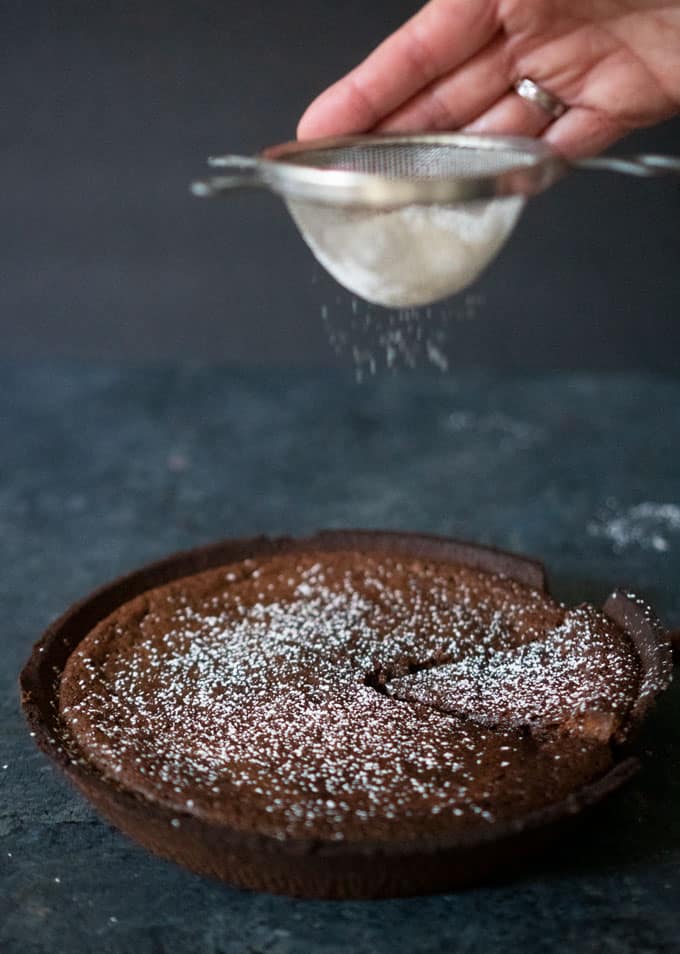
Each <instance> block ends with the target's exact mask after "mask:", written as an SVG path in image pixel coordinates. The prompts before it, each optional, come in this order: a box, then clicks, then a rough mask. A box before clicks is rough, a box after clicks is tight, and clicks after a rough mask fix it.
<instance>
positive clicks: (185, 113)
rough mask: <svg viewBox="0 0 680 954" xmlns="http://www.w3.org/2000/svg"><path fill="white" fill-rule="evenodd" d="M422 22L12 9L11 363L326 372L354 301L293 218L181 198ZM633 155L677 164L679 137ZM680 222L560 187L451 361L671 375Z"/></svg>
mask: <svg viewBox="0 0 680 954" xmlns="http://www.w3.org/2000/svg"><path fill="white" fill-rule="evenodd" d="M416 6H417V4H414V3H409V2H405V0H390V2H387V0H373V2H371V3H367V2H365V0H344V2H342V3H336V2H333V0H322V2H312V0H288V2H286V3H274V2H264V0H248V2H244V0H240V2H228V0H224V2H218V0H194V2H188V0H187V2H184V3H181V2H172V0H167V2H160V0H145V2H142V3H138V4H135V3H123V2H121V3H96V4H95V3H92V2H89V0H88V2H86V0H80V2H77V0H76V2H74V0H62V2H54V3H46V2H45V0H33V2H31V3H25V2H21V0H5V3H4V4H3V24H2V46H3V51H2V57H0V78H1V80H2V86H1V88H2V91H3V92H2V96H3V100H4V103H3V121H2V126H3V146H2V150H1V152H0V176H1V178H2V183H3V188H2V190H0V191H1V192H3V193H5V197H4V200H3V205H4V209H3V213H2V218H1V221H0V230H1V232H0V240H1V241H2V254H1V256H0V261H1V262H2V265H1V266H0V267H1V270H2V271H1V275H0V322H1V325H0V332H1V333H2V340H3V351H4V352H5V354H9V355H21V354H27V353H30V354H39V355H40V354H41V355H61V356H85V357H90V356H91V357H98V358H107V357H114V358H116V357H124V358H138V357H148V358H164V357H172V356H177V355H182V356H194V357H199V358H209V359H220V360H227V361H231V362H248V363H261V362H267V363H270V362H280V363H284V364H290V363H295V364H300V363H309V362H311V363H321V364H327V363H330V362H332V361H334V360H335V358H334V356H333V353H332V351H331V349H330V348H329V345H328V340H327V334H326V331H325V329H324V326H323V323H322V321H321V320H320V312H321V306H322V305H324V304H327V305H331V306H332V307H333V309H335V316H336V319H337V320H342V316H343V314H345V313H349V310H350V305H351V300H350V297H349V295H347V294H346V293H344V292H343V291H341V290H340V289H339V288H338V286H336V285H335V284H334V283H333V282H332V280H331V279H329V278H328V277H327V276H325V274H323V272H322V270H321V269H320V267H319V266H317V265H316V263H315V262H314V261H313V259H312V257H311V255H310V253H309V252H308V250H307V248H306V246H304V244H303V243H302V241H301V240H300V238H299V236H298V235H297V233H296V231H295V229H294V227H293V225H292V223H291V222H290V221H289V219H288V217H287V215H286V214H285V212H284V210H283V208H282V206H281V205H280V203H279V202H278V201H277V200H275V199H274V198H271V197H268V196H259V195H243V196H238V197H236V198H234V199H233V200H231V201H229V202H224V203H200V202H198V201H197V200H194V199H192V198H191V197H190V196H189V194H188V190H187V185H188V182H189V180H190V179H192V178H193V177H195V176H196V175H198V174H200V173H201V172H202V171H203V166H202V162H203V158H204V157H205V156H206V155H208V154H209V153H212V152H215V151H219V150H222V151H227V150H228V151H234V152H239V151H242V152H245V153H249V152H252V151H255V150H257V149H259V148H261V147H263V146H265V145H268V144H270V143H274V142H278V141H281V140H284V139H288V138H291V137H292V136H293V135H294V131H295V124H296V121H297V119H298V117H299V115H300V113H301V111H302V109H303V108H304V106H305V105H306V103H307V102H308V101H309V100H310V99H311V97H312V96H313V95H314V94H315V93H316V92H317V91H319V90H320V89H322V88H323V87H324V86H325V85H326V84H327V83H328V82H330V81H331V80H333V79H335V78H336V77H337V76H339V75H340V74H341V73H342V72H343V71H344V70H346V69H347V68H348V67H350V66H351V65H353V64H354V63H355V62H356V61H357V60H358V59H359V58H360V57H362V56H363V55H365V54H366V53H367V52H368V51H369V50H370V49H371V48H372V46H373V45H374V44H375V43H376V42H377V41H379V40H380V39H381V38H382V37H383V35H384V34H385V33H386V32H387V31H388V30H390V29H392V28H393V27H395V26H397V25H398V23H400V22H401V21H402V20H403V19H404V18H405V17H406V16H407V15H409V14H410V13H412V12H413V10H414V9H415V8H416ZM621 148H628V149H632V148H636V149H638V148H646V149H654V150H657V151H661V150H668V151H673V150H674V151H676V152H680V122H678V121H675V122H671V123H668V124H665V125H664V126H662V127H657V128H656V129H653V130H648V131H646V132H645V133H641V134H638V135H636V137H634V141H632V142H629V143H626V144H625V145H622V146H621ZM678 222H680V188H678V185H677V183H674V182H671V181H668V180H666V181H664V182H637V181H631V180H628V179H623V178H616V177H613V176H609V177H606V176H601V175H597V176H595V175H592V174H580V175H577V176H573V177H571V178H570V179H569V180H567V181H564V182H562V183H560V184H559V185H558V186H557V187H555V188H554V189H553V190H552V191H551V192H550V193H549V194H547V195H544V196H542V197H541V198H539V199H537V200H535V202H534V203H533V204H532V206H531V208H530V209H529V211H528V212H527V214H526V216H525V218H524V219H523V221H522V223H521V225H520V227H519V229H518V230H517V232H516V233H515V235H514V237H513V239H512V241H511V243H510V245H509V247H508V248H507V249H506V250H505V251H504V252H503V254H502V255H501V257H500V259H499V260H498V261H497V262H496V263H495V264H494V266H493V267H492V269H491V270H490V272H488V273H487V275H486V276H485V277H484V278H483V279H482V280H481V282H480V283H479V285H478V287H477V288H476V289H475V291H476V292H477V293H479V294H481V295H482V296H483V302H482V304H481V306H480V307H479V308H478V309H477V317H476V319H475V320H474V321H454V322H453V324H452V326H451V328H450V329H449V334H448V338H449V344H448V351H449V357H450V361H451V363H452V365H453V366H454V367H456V368H462V367H465V366H468V365H471V364H474V365H494V366H498V365H500V366H513V367H517V366H532V367H536V368H543V367H557V366H560V367H648V368H664V369H674V368H675V367H676V366H677V354H678V345H679V344H680V326H679V325H678V321H677V318H678V311H679V304H680V230H679V229H678ZM362 307H363V306H362ZM341 360H343V361H345V362H346V361H347V359H346V358H343V359H341Z"/></svg>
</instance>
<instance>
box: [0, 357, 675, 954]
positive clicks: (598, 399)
mask: <svg viewBox="0 0 680 954" xmlns="http://www.w3.org/2000/svg"><path fill="white" fill-rule="evenodd" d="M0 437H1V440H2V448H3V466H2V470H1V472H0V547H1V548H2V549H1V556H2V573H1V574H0V612H1V618H2V652H3V665H2V674H1V678H2V685H1V688H0V692H1V695H0V701H1V710H0V732H1V733H2V735H1V739H0V792H1V793H2V794H1V798H0V836H1V838H2V848H1V849H0V870H1V873H2V884H1V885H0V949H2V950H3V951H5V950H6V951H18V950H22V951H28V952H42V951H68V952H73V954H77V952H81V951H98V952H112V951H135V952H139V954H145V952H160V951H166V950H167V951H173V952H187V954H190V952H191V954H193V952H225V954H226V952H229V954H237V952H238V954H241V952H243V954H246V952H249V954H255V952H262V954H265V952H266V954H286V952H298V951H299V952H310V954H316V952H318V954H321V952H323V954H336V952H341V951H347V950H356V951H361V952H380V954H383V952H390V954H397V952H412V951H423V952H432V954H434V952H451V951H458V952H467V951H475V952H478V951H483V952H487V951H488V952H496V951H497V952H501V951H503V952H505V951H508V950H520V949H521V950H524V951H525V952H526V954H534V952H544V951H545V952H547V951H558V950H559V951H579V952H582V951H585V952H588V951H592V952H595V951H597V952H602V951H616V952H617V954H620V952H629V951H630V952H635V954H640V952H661V951H663V952H666V951H674V950H678V949H679V948H678V920H677V911H678V910H679V909H680V814H679V808H678V806H679V805H680V691H679V688H678V686H677V685H676V686H675V687H674V688H672V689H671V691H670V692H669V693H668V694H667V696H666V697H665V698H664V700H663V701H662V703H661V704H660V705H659V707H658V709H657V711H656V713H655V715H654V717H653V719H652V722H651V724H650V725H649V727H648V730H647V732H646V735H645V739H644V740H643V748H644V749H645V750H646V751H647V752H648V754H647V757H646V766H645V771H644V772H643V774H641V775H640V776H638V778H637V779H636V780H635V781H634V782H633V783H632V784H631V785H630V786H629V787H628V788H627V789H626V790H625V791H624V792H623V793H621V794H619V795H618V796H616V797H615V798H614V799H613V800H611V802H610V803H609V804H608V806H607V808H606V809H605V810H604V811H601V812H600V813H599V814H598V815H597V816H596V817H594V818H593V819H592V820H591V821H590V822H588V823H587V824H586V825H584V826H583V827H582V828H581V830H580V834H579V836H578V837H576V838H574V839H573V840H572V841H571V843H570V844H568V845H562V846H561V847H559V848H558V849H556V850H554V851H553V852H552V853H551V855H550V857H548V858H547V859H546V861H545V862H544V863H543V864H542V865H541V867H540V868H537V869H535V870H534V871H533V872H531V873H530V874H528V875H526V876H524V877H523V878H521V879H520V880H518V881H515V882H513V883H510V884H506V885H503V886H495V887H486V888H481V889H478V890H474V891H468V892H466V893H464V894H459V895H449V896H441V897H429V898H420V899H411V900H406V901H387V902H366V903H363V902H362V903H331V902H303V901H291V900H288V899H285V898H274V897H269V896H266V895H258V894H251V893H246V892H239V891H236V890H232V889H230V888H228V887H225V886H223V885H221V884H217V883H212V882H210V881H206V880H202V879H200V878H198V877H195V876H193V875H191V874H188V873H186V872H184V871H182V870H180V869H179V868H176V867H174V866H173V865H171V864H169V863H166V862H164V861H160V860H157V859H155V858H152V857H151V856H149V855H147V854H146V852H144V851H143V850H142V849H140V848H137V847H136V846H135V845H133V844H131V843H130V842H128V841H127V840H126V839H125V838H123V837H122V836H121V835H119V834H117V833H116V832H115V831H113V830H112V829H110V828H109V827H107V826H106V825H105V824H103V823H102V822H100V821H99V820H98V819H97V818H96V817H95V816H94V814H93V813H92V812H91V811H90V810H89V808H88V807H87V806H86V805H85V804H84V802H83V801H82V800H81V799H80V798H79V797H78V796H76V794H75V793H73V792H72V791H71V790H70V789H69V788H67V786H66V785H65V784H64V783H63V782H62V781H61V779H60V778H58V777H57V776H56V775H55V773H54V772H53V770H52V768H51V767H50V766H49V765H48V764H47V762H46V760H45V759H44V757H43V756H42V755H41V754H39V753H38V752H37V751H36V750H35V749H34V747H33V745H32V743H31V740H30V739H29V738H28V735H27V732H26V730H25V728H24V726H23V724H22V721H21V718H20V715H19V711H18V705H17V691H16V676H17V672H18V670H19V668H20V666H21V664H22V663H23V661H24V659H25V657H26V656H27V655H28V653H29V650H30V646H31V643H32V642H33V640H34V639H35V638H37V636H38V635H39V633H40V631H41V630H42V629H43V628H44V627H45V625H46V624H47V623H48V622H49V621H50V620H51V619H52V618H53V617H54V616H56V615H57V614H58V613H60V612H61V611H62V610H63V609H64V608H65V607H66V606H67V605H68V604H69V603H70V602H71V601H72V600H74V599H75V598H77V597H80V596H83V595H84V594H86V593H87V592H88V591H89V590H90V589H91V588H93V587H94V586H96V585H97V584H99V583H102V582H104V581H106V580H107V579H109V578H111V577H112V576H113V575H115V574H118V573H119V572H121V571H125V570H128V569H131V568H133V567H135V566H137V565H139V564H141V563H143V562H145V561H148V560H150V559H153V558H156V557H160V556H162V555H164V554H166V553H168V552H170V551H172V550H174V549H176V548H178V547H187V546H191V545H194V544H199V543H202V542H205V541H209V540H213V539H216V538H219V537H222V536H228V535H232V534H247V533H255V532H260V531H266V532H272V533H279V532H287V531H300V532H301V531H308V530H312V529H314V528H316V527H320V526H366V527H372V526H373V527H393V528H406V529H417V530H425V531H435V532H440V533H451V534H455V535H458V536H460V537H468V538H471V539H476V540H479V541H483V542H489V543H494V544H497V545H500V546H505V547H510V548H514V549H517V550H520V551H525V552H528V553H532V554H535V555H537V556H540V557H542V558H544V559H545V561H546V562H547V564H548V567H549V569H550V571H551V578H552V581H553V589H554V591H555V592H556V593H557V594H558V595H559V596H561V597H564V598H565V599H569V600H579V599H582V598H584V597H587V598H591V599H596V600H600V599H602V597H603V596H604V595H606V593H607V592H608V590H609V589H610V588H611V587H612V586H613V585H614V584H617V583H622V582H623V583H627V584H629V585H631V586H633V587H635V589H637V590H639V591H640V592H642V593H643V594H645V595H647V596H648V597H649V598H650V599H652V600H653V601H654V602H655V603H656V604H657V607H658V609H659V611H660V612H661V613H662V615H663V616H664V618H665V619H666V621H668V622H670V623H674V624H675V625H678V623H679V622H680V594H679V593H678V590H677V587H676V582H677V573H678V568H679V557H678V554H679V553H680V517H679V515H680V511H678V510H677V509H676V506H675V505H677V504H680V456H679V455H678V453H677V448H678V445H679V443H680V380H679V379H675V380H674V379H672V378H668V377H667V378H664V377H654V376H631V375H626V376H598V377H595V376H587V375H572V376H564V375H563V376H557V375H546V376H542V377H521V378H520V377H516V378H512V377H509V376H501V377H499V376H489V375H481V374H480V375H477V376H461V377H456V376H443V377H436V376H434V375H432V376H428V377H417V376H408V375H402V376H400V377H398V378H396V379H387V378H383V379H380V380H376V381H372V382H370V383H369V384H366V385H363V386H357V385H356V384H355V383H354V382H353V381H352V380H351V376H350V375H349V374H345V375H342V374H338V375H329V374H324V375H321V374H316V373H300V372H298V373H293V372H290V373H283V372H277V373H276V374H271V373H269V374H265V373H263V372H261V371H259V372H252V373H248V372H235V371H226V370H215V369H213V370H208V369H202V368H200V367H184V368H174V369H172V368H165V369H158V368H156V369H154V368H150V367H144V368H138V369H128V370H119V369H115V368H99V369H91V368H90V369H86V368H77V367H64V366H62V367H55V366H49V367H47V366H42V367H36V366H33V367H29V366H26V367H14V368H5V369H4V371H3V373H2V375H1V377H0ZM642 503H648V504H649V503H653V504H656V505H659V504H666V505H672V506H666V507H665V509H659V508H658V506H657V507H656V508H654V507H647V508H640V506H639V505H640V504H642ZM631 508H637V509H631ZM617 521H618V522H617ZM589 527H590V530H589V529H588V528H589ZM598 528H599V531H600V533H599V535H598V533H597V530H598ZM608 534H609V535H608ZM612 534H613V535H614V536H616V539H617V540H618V544H616V543H615V541H614V540H613V539H612Z"/></svg>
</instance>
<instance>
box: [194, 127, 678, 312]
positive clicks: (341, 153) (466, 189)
mask: <svg viewBox="0 0 680 954" xmlns="http://www.w3.org/2000/svg"><path fill="white" fill-rule="evenodd" d="M209 162H210V164H211V165H212V166H213V167H217V168H220V169H223V170H225V172H224V173H223V174H220V175H217V176H214V177H213V178H210V179H207V180H204V181H200V182H195V183H193V185H192V191H193V193H194V195H198V196H208V197H212V196H217V195H222V194H225V193H227V192H229V191H231V190H233V189H236V188H244V187H264V188H268V189H270V190H271V191H272V192H274V193H276V194H277V195H279V196H280V197H281V198H282V199H283V200H284V202H285V203H286V205H287V207H288V210H289V212H290V213H291V215H292V217H293V219H294V220H295V222H296V224H297V225H298V227H299V229H300V232H301V234H302V236H303V238H304V239H305V241H306V242H307V244H308V245H309V246H310V248H311V249H312V251H313V252H314V254H315V255H316V257H317V259H318V260H319V261H320V262H321V263H322V264H323V265H324V266H325V267H326V268H327V270H328V271H329V272H331V274H332V275H333V276H334V277H335V278H336V279H337V280H338V281H339V282H340V283H341V284H343V285H345V287H347V288H349V289H350V290H351V291H353V292H355V293H356V294H358V295H359V296H360V297H362V298H365V299H367V300H369V301H373V302H377V303H379V304H382V305H388V306H392V307H412V306H415V305H422V304H429V303H431V302H432V301H436V300H437V299H438V298H442V297H445V296H446V295H450V294H453V293H454V292H456V291H459V290H460V289H462V288H464V287H465V286H466V285H468V284H470V282H471V281H473V280H474V279H475V278H476V277H477V275H478V274H479V272H480V271H481V270H482V269H483V268H484V267H485V266H486V265H487V264H488V262H489V261H491V259H492V258H493V257H494V256H495V255H496V254H497V252H498V251H499V250H500V248H501V247H502V246H503V245H504V243H505V242H506V241H507V239H508V238H509V236H510V233H511V232H512V229H513V228H514V226H515V224H516V222H517V220H518V218H519V216H520V214H521V212H522V209H523V208H524V204H525V202H526V199H527V198H528V197H530V196H532V195H535V194H536V193H538V192H541V191H542V190H544V189H546V188H547V187H548V186H550V185H552V184H553V183H554V182H555V181H557V179H559V178H561V176H563V175H564V174H565V173H566V172H568V171H569V169H570V168H573V167H577V168H587V169H603V170H610V171H614V172H621V173H625V174H628V175H635V176H642V177H647V176H654V175H659V174H663V173H676V174H680V159H679V158H674V157H670V156H655V155H642V156H635V157H632V158H629V159H627V158H617V157H611V156H603V157H597V158H591V159H580V160H576V161H574V162H571V163H570V162H568V161H567V160H566V159H564V158H563V157H561V156H559V155H557V154H556V153H555V152H553V151H552V150H551V149H550V147H549V146H548V145H546V144H545V143H544V142H541V141H539V140H535V139H527V138H522V137H511V136H479V135H476V136H473V135H467V134H463V133H450V134H449V133H447V134H436V135H435V134H426V135H408V136H407V135H396V136H394V135H388V136H375V135H373V136H351V137H341V138H334V139H324V140H313V141H310V142H303V143H299V142H291V143H283V144H281V145H278V146H272V147H270V148H268V149H265V150H264V151H263V152H262V153H261V154H260V155H259V156H256V157H243V156H234V155H226V156H218V157H215V158H213V159H210V160H209Z"/></svg>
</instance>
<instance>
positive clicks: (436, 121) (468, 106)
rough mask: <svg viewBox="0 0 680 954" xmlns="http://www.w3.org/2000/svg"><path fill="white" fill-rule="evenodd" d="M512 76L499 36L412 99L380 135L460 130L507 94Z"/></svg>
mask: <svg viewBox="0 0 680 954" xmlns="http://www.w3.org/2000/svg"><path fill="white" fill-rule="evenodd" d="M509 75H510V63H509V60H508V52H507V46H506V43H505V39H504V38H503V37H502V36H497V37H495V39H493V40H492V41H491V43H488V44H487V45H486V46H485V47H484V49H483V50H481V51H480V52H479V53H478V54H476V55H475V56H473V57H472V58H471V59H470V60H468V61H467V62H466V63H464V64H463V65H462V66H461V67H459V68H458V69H455V70H454V71H453V72H452V73H448V74H446V75H445V76H443V77H441V78H440V79H437V80H435V81H434V83H431V84H430V85H429V86H427V87H426V88H425V89H424V90H422V91H421V92H420V93H417V94H416V95H415V96H413V97H412V98H411V99H410V100H409V101H408V102H407V103H405V104H404V105H403V106H401V107H399V108H398V109H397V110H395V111H394V112H393V113H392V114H391V115H389V116H388V117H387V118H386V119H384V120H383V121H382V122H381V123H380V124H379V125H378V127H377V128H378V130H379V131H380V132H422V131H426V130H445V129H459V128H460V127H461V126H464V125H465V124H466V123H469V122H471V121H472V120H473V119H474V118H475V117H476V116H479V114H480V113H483V112H485V111H486V110H487V109H488V108H489V107H490V106H491V105H492V104H493V103H495V102H496V100H498V99H499V98H500V97H501V96H502V95H503V93H505V91H506V90H507V88H508V86H509V81H508V76H509Z"/></svg>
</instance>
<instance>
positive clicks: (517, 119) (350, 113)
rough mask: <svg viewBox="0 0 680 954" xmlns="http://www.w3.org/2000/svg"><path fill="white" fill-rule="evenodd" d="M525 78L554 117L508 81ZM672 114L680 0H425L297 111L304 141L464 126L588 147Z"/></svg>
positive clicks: (679, 54) (678, 91) (679, 98)
mask: <svg viewBox="0 0 680 954" xmlns="http://www.w3.org/2000/svg"><path fill="white" fill-rule="evenodd" d="M525 76H528V77H530V78H531V79H532V80H534V82H536V83H538V84H539V85H541V86H542V87H544V88H545V89H546V90H548V91H549V92H551V93H552V94H554V95H555V96H558V97H559V98H560V99H561V100H562V101H563V102H564V103H565V105H566V106H567V107H568V109H567V112H566V113H565V114H564V115H563V116H562V117H561V118H559V119H557V120H554V121H551V117H550V116H549V114H548V113H547V112H546V111H545V110H544V109H542V108H541V107H540V106H537V105H536V104H534V103H530V102H527V101H526V100H524V99H522V98H521V97H519V96H518V95H517V94H516V93H515V92H514V91H512V85H513V83H514V82H515V81H516V80H518V79H520V78H522V77H525ZM678 112H680V0H668V2H665V3H664V2H663V0H656V2H655V0H431V2H430V3H428V4H427V5H426V6H424V7H423V8H422V9H421V10H420V11H419V12H418V13H417V14H416V15H415V16H414V17H412V18H411V19H410V20H409V21H408V22H407V23H405V24H404V26H402V27H401V28H400V29H399V30H397V31H396V33H393V34H392V36H390V37H388V39H386V40H385V41H384V42H383V43H382V44H381V45H380V46H379V47H377V49H376V50H374V51H373V53H371V54H370V56H369V57H368V58H367V59H366V60H364V62H363V63H361V64H360V65H359V66H357V67H356V68H355V69H354V70H352V71H351V72H350V73H348V74H347V76H345V77H344V78H343V79H341V80H339V82H337V83H335V84H334V85H333V86H331V87H330V88H329V89H327V90H326V91H325V92H324V93H322V94H321V95H320V96H319V97H318V98H317V99H316V100H315V101H314V102H313V103H312V104H311V106H309V108H308V109H307V111H306V112H305V114H304V116H303V117H302V119H301V120H300V124H299V127H298V136H299V138H300V139H310V138H315V137H320V136H334V135H345V134H350V133H360V132H367V131H369V130H371V131H380V132H390V131H393V132H394V131H399V132H422V131H440V130H452V129H461V128H462V129H465V130H467V131H474V132H493V133H504V134H512V135H524V136H541V135H542V136H543V138H544V139H545V140H547V141H548V142H549V143H550V144H551V145H552V146H553V147H554V148H555V149H557V150H558V151H560V152H563V153H564V154H566V155H568V156H572V157H575V156H580V155H592V154H594V153H596V152H599V151H600V150H602V149H604V148H606V147H607V146H608V145H609V144H610V143H612V142H614V141H615V140H616V139H618V138H619V137H620V136H623V135H624V134H625V133H627V132H629V131H630V130H632V129H634V128H636V127H639V126H648V125H651V124H653V123H656V122H660V121H661V120H663V119H667V118H669V117H671V116H673V115H674V114H676V113H678Z"/></svg>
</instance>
